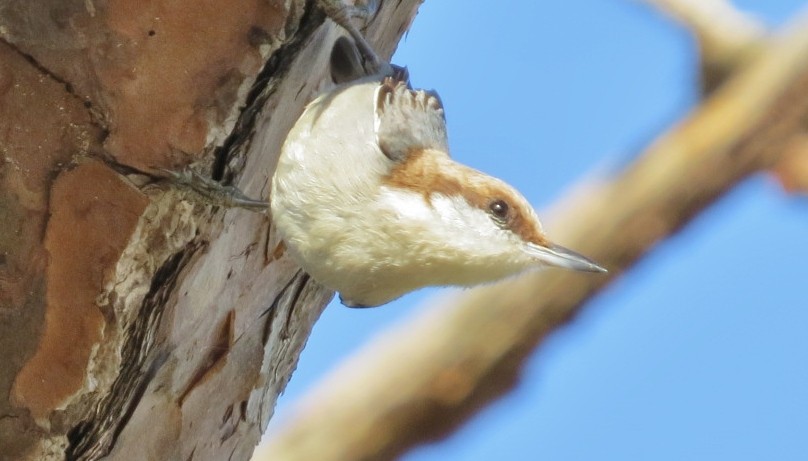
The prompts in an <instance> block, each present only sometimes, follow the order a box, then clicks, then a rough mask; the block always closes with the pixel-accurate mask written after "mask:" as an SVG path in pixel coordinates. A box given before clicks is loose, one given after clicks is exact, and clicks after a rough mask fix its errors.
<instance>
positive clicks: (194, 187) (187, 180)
mask: <svg viewBox="0 0 808 461" xmlns="http://www.w3.org/2000/svg"><path fill="white" fill-rule="evenodd" d="M159 169H160V170H161V171H162V172H164V173H166V174H167V175H168V178H169V180H170V181H171V182H173V183H174V184H176V185H178V186H180V187H183V188H185V189H187V190H190V191H191V192H193V193H194V194H195V195H196V196H198V197H200V198H201V199H202V200H203V201H204V202H206V203H210V204H211V205H216V206H224V207H230V208H232V207H237V208H244V209H247V210H251V211H257V212H263V211H264V210H266V209H267V208H268V207H269V203H267V202H265V201H263V200H255V199H251V198H249V197H247V196H246V195H244V193H243V192H241V191H240V190H239V189H238V188H236V187H234V186H223V185H222V184H221V183H219V182H216V181H214V180H213V179H210V178H206V177H205V176H202V175H201V174H199V173H197V172H195V171H192V170H184V171H181V172H177V171H171V170H166V169H163V168H159Z"/></svg>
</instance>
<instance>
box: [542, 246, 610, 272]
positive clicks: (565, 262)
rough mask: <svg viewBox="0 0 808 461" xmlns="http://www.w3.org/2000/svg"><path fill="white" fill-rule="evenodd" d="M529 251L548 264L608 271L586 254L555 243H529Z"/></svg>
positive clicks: (585, 269) (587, 270)
mask: <svg viewBox="0 0 808 461" xmlns="http://www.w3.org/2000/svg"><path fill="white" fill-rule="evenodd" d="M527 252H528V254H530V255H531V256H533V257H534V258H536V259H538V260H540V261H542V262H543V263H545V264H547V265H548V266H553V267H561V268H564V269H570V270H574V271H582V272H608V271H607V270H606V269H604V268H603V267H601V266H599V265H597V264H596V263H595V262H594V261H592V260H591V259H589V258H587V257H586V256H584V255H581V254H578V253H576V252H574V251H572V250H570V249H568V248H564V247H562V246H561V245H555V244H553V243H551V244H550V245H549V246H547V247H544V246H540V245H535V244H532V243H529V244H528V245H527Z"/></svg>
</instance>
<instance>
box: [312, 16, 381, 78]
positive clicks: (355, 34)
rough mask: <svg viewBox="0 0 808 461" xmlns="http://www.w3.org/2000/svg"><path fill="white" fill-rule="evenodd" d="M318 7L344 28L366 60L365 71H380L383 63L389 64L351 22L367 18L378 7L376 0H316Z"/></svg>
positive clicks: (373, 72)
mask: <svg viewBox="0 0 808 461" xmlns="http://www.w3.org/2000/svg"><path fill="white" fill-rule="evenodd" d="M317 3H318V4H319V5H320V8H322V9H323V11H324V12H325V14H326V15H327V16H328V17H329V18H331V20H332V21H334V22H335V23H336V24H337V25H339V26H340V27H342V28H343V29H345V31H346V32H348V34H349V35H350V36H351V38H352V39H353V40H354V43H356V47H357V49H359V53H361V55H362V58H364V60H365V62H366V67H367V69H366V70H367V71H368V73H369V74H375V73H378V72H380V71H381V70H382V69H383V68H384V67H386V66H385V65H389V64H388V63H386V62H385V61H383V60H382V59H381V58H379V55H378V54H376V51H375V50H374V49H373V47H372V46H370V43H368V41H367V40H366V39H365V37H364V36H363V35H362V33H361V32H359V29H358V28H357V27H356V26H355V25H354V24H353V23H352V22H351V19H352V18H361V19H363V20H367V18H368V17H370V16H371V15H372V14H373V13H374V12H375V10H376V8H377V7H378V4H377V0H368V1H367V2H366V4H365V6H363V7H360V6H353V7H350V6H348V5H346V4H345V3H344V2H343V0H318V2H317Z"/></svg>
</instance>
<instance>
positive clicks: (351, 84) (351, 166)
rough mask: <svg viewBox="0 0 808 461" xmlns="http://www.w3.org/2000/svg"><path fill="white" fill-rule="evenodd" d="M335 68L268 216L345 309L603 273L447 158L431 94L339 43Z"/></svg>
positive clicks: (497, 183)
mask: <svg viewBox="0 0 808 461" xmlns="http://www.w3.org/2000/svg"><path fill="white" fill-rule="evenodd" d="M331 68H332V76H333V78H334V80H335V81H336V82H337V83H338V85H337V86H335V87H334V88H333V89H331V90H329V91H326V92H325V93H322V94H320V95H319V96H318V97H316V98H315V99H314V100H313V101H312V102H311V103H309V104H308V105H307V107H306V108H305V110H304V112H303V114H302V115H301V116H300V118H299V119H298V120H297V122H296V123H295V124H294V126H293V128H292V129H291V131H290V132H289V134H288V136H287V138H286V140H285V142H284V144H283V146H282V148H281V153H280V157H279V160H278V164H277V168H276V171H275V173H274V175H273V178H272V184H271V191H270V210H271V215H272V221H273V223H274V226H275V229H276V230H277V232H279V234H280V236H281V237H282V239H283V241H284V243H285V246H286V248H287V249H288V251H289V252H290V254H291V256H292V257H293V258H294V259H295V260H296V261H297V263H298V264H300V266H301V267H302V268H303V269H304V270H305V271H306V272H307V273H309V275H311V276H312V277H313V278H314V279H315V280H317V281H318V282H320V283H321V284H322V285H324V286H326V287H328V288H330V289H332V290H335V291H337V292H339V296H340V300H341V302H342V303H343V304H344V305H346V306H348V307H375V306H380V305H383V304H386V303H388V302H390V301H392V300H394V299H397V298H399V297H401V296H403V295H404V294H406V293H409V292H411V291H414V290H417V289H419V288H422V287H426V286H465V287H470V286H475V285H480V284H486V283H490V282H494V281H497V280H500V279H503V278H506V277H510V276H513V275H516V274H519V273H522V272H525V271H528V270H531V269H538V268H542V267H549V266H552V267H560V268H565V269H571V270H575V271H587V272H605V271H606V270H605V269H604V268H603V267H601V266H599V265H598V264H596V263H595V262H593V261H592V260H590V259H588V258H586V257H584V256H582V255H580V254H578V253H576V252H574V251H572V250H570V249H567V248H564V247H562V246H560V245H557V244H554V243H552V242H551V241H550V240H549V238H548V237H547V235H546V234H545V232H544V230H543V228H542V225H541V222H540V220H539V218H538V216H537V214H536V212H535V211H534V209H533V207H532V206H531V205H530V204H529V203H528V201H527V200H526V199H525V198H524V197H523V196H522V195H521V194H520V193H519V192H518V191H517V190H516V189H515V188H513V187H512V186H510V185H509V184H507V183H506V182H504V181H502V180H500V179H497V178H495V177H492V176H490V175H487V174H485V173H482V172H480V171H477V170H475V169H473V168H471V167H468V166H466V165H463V164H461V163H459V162H457V161H455V160H454V159H452V158H451V157H450V156H449V142H448V135H447V129H446V118H445V111H444V106H443V104H442V102H441V100H440V97H439V96H438V94H437V93H436V92H435V91H432V90H423V89H412V88H411V87H410V85H409V83H408V81H407V80H406V76H403V77H402V74H404V73H403V72H398V71H397V70H398V69H399V68H396V67H391V66H378V65H377V64H374V66H373V68H374V70H376V71H377V72H376V73H375V74H371V75H366V74H367V69H365V68H363V66H362V59H361V57H360V56H359V53H358V52H357V51H356V47H355V45H354V44H353V43H351V40H350V39H348V38H346V37H341V38H340V39H338V40H337V41H336V43H335V44H334V47H333V48H332V53H331ZM379 69H381V70H380V71H379ZM363 74H364V75H363Z"/></svg>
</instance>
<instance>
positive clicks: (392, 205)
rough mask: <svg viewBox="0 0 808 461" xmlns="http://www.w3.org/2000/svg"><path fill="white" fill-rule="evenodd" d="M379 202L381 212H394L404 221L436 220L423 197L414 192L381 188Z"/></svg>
mask: <svg viewBox="0 0 808 461" xmlns="http://www.w3.org/2000/svg"><path fill="white" fill-rule="evenodd" d="M379 200H380V201H381V207H382V209H383V210H396V213H397V214H398V215H399V216H400V217H402V218H404V219H406V220H412V221H424V222H428V221H433V220H435V219H436V218H437V217H436V215H435V210H434V209H432V207H430V206H429V205H428V204H427V203H426V201H425V200H424V196H423V195H421V194H418V193H415V192H410V191H405V190H401V189H392V188H390V187H382V188H381V193H380V194H379Z"/></svg>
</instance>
